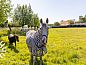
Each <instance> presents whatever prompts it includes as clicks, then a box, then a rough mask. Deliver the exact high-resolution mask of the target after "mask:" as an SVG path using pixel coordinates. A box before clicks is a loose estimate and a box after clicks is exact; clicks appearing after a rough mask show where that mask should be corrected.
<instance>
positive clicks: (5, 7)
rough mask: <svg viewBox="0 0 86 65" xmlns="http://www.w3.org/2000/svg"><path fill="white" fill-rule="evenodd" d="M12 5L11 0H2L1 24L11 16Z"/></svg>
mask: <svg viewBox="0 0 86 65" xmlns="http://www.w3.org/2000/svg"><path fill="white" fill-rule="evenodd" d="M11 10H12V5H11V1H10V0H0V24H3V22H4V21H6V20H7V18H8V16H10V14H11Z"/></svg>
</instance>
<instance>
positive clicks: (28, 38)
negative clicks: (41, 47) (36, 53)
mask: <svg viewBox="0 0 86 65" xmlns="http://www.w3.org/2000/svg"><path fill="white" fill-rule="evenodd" d="M35 33H36V31H34V30H30V31H28V32H27V33H26V43H27V44H28V45H31V42H34V41H33V39H34V35H35Z"/></svg>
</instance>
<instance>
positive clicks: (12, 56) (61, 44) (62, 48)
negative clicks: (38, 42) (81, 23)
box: [0, 28, 86, 65]
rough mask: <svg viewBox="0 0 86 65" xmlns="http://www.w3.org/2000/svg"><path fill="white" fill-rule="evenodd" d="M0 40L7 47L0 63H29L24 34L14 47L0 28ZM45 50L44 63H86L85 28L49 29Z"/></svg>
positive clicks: (70, 64) (21, 64)
mask: <svg viewBox="0 0 86 65" xmlns="http://www.w3.org/2000/svg"><path fill="white" fill-rule="evenodd" d="M0 40H3V41H4V42H6V49H7V51H6V53H4V54H5V56H3V58H0V65H31V61H30V52H29V50H28V48H27V45H26V37H25V36H22V35H21V36H19V42H17V46H16V48H15V47H14V46H12V47H10V46H9V45H8V44H9V42H8V38H7V31H6V30H0ZM11 48H12V50H11ZM47 50H48V52H47V54H45V55H44V56H43V63H44V65H86V28H55V29H54V28H53V29H52V28H51V29H49V35H48V42H47ZM38 59H39V58H38ZM38 62H39V61H38Z"/></svg>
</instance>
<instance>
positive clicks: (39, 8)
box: [12, 0, 86, 23]
mask: <svg viewBox="0 0 86 65" xmlns="http://www.w3.org/2000/svg"><path fill="white" fill-rule="evenodd" d="M29 3H30V4H31V6H32V10H33V11H34V13H38V16H39V18H43V20H44V21H45V19H46V18H47V17H48V18H49V23H54V22H57V21H61V20H67V19H76V20H78V17H79V16H80V15H83V16H84V15H85V14H86V0H12V4H14V8H15V7H16V5H17V4H21V5H22V4H27V5H29Z"/></svg>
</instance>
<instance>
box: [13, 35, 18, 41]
mask: <svg viewBox="0 0 86 65" xmlns="http://www.w3.org/2000/svg"><path fill="white" fill-rule="evenodd" d="M14 36H15V38H16V40H17V42H19V37H18V35H17V34H14Z"/></svg>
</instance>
